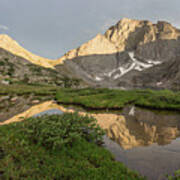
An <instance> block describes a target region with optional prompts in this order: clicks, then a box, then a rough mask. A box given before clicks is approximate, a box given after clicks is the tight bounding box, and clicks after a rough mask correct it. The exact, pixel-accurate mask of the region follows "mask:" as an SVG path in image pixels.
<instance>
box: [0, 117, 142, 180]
mask: <svg viewBox="0 0 180 180" xmlns="http://www.w3.org/2000/svg"><path fill="white" fill-rule="evenodd" d="M60 121H62V123H64V124H60ZM66 121H68V122H67V123H66ZM83 121H86V122H83ZM69 122H71V123H69ZM89 122H90V124H94V119H92V118H89V117H80V116H78V115H77V114H64V115H53V116H49V117H48V116H46V117H45V116H44V117H41V118H30V119H27V120H25V121H24V122H19V123H13V124H9V125H4V126H0V137H1V138H0V179H2V180H6V179H7V180H9V179H13V180H20V179H22V180H23V179H29V180H37V179H46V180H55V179H57V180H84V179H86V180H92V179H96V180H102V179H112V180H114V179H115V180H116V179H118V180H119V179H124V180H125V179H127V180H128V179H129V180H144V179H145V178H143V177H141V176H140V175H138V174H137V173H136V172H133V171H131V170H129V169H128V168H126V167H125V166H124V165H123V164H122V163H120V162H116V161H114V158H113V156H112V155H111V154H110V152H108V151H107V150H106V149H104V148H103V147H100V146H97V145H96V144H95V143H93V142H91V143H90V142H88V141H87V140H86V139H89V138H92V137H91V136H89V134H86V133H85V134H84V131H83V130H84V129H82V127H85V128H87V129H89V128H90V127H92V126H89ZM39 123H40V124H39ZM79 123H80V124H81V125H82V127H80V126H79ZM60 128H61V129H60ZM94 128H95V129H91V132H94V133H95V134H96V135H93V137H94V136H95V137H97V136H101V133H99V130H98V131H97V130H96V125H95V127H94ZM64 129H65V132H66V133H65V132H63V133H62V131H64ZM67 130H68V131H67ZM59 133H60V135H59ZM71 133H74V134H78V135H77V136H78V138H75V139H73V140H74V141H73V142H72V138H73V137H72V134H71ZM80 135H82V136H81V137H80ZM33 136H35V137H33ZM75 136H76V135H75ZM77 136H76V137H77ZM31 138H33V139H31ZM46 138H47V139H46ZM59 138H61V139H62V138H63V140H67V139H70V140H68V141H67V142H63V144H64V146H61V145H62V144H61V143H60V144H61V145H60V144H59ZM95 139H96V138H95ZM43 141H45V142H43ZM59 145H60V146H61V148H59V147H60V146H59ZM47 147H48V148H50V149H47ZM53 147H58V148H56V149H51V148H53Z"/></svg>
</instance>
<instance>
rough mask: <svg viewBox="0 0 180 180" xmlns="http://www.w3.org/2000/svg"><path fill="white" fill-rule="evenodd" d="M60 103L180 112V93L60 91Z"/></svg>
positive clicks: (163, 91) (94, 107) (103, 107)
mask: <svg viewBox="0 0 180 180" xmlns="http://www.w3.org/2000/svg"><path fill="white" fill-rule="evenodd" d="M56 99H57V101H58V102H59V103H64V104H74V105H81V106H83V107H85V108H89V109H121V108H123V107H124V106H126V105H136V106H139V107H146V108H152V109H160V110H161V109H162V110H164V109H165V110H180V92H172V91H169V90H158V91H155V90H148V89H147V90H126V91H125V90H110V89H79V90H77V89H60V90H58V92H57V94H56Z"/></svg>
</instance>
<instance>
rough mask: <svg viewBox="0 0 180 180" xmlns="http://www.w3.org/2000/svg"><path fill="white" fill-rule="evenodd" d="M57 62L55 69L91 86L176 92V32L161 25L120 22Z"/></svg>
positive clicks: (179, 40) (179, 44)
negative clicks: (60, 63)
mask: <svg viewBox="0 0 180 180" xmlns="http://www.w3.org/2000/svg"><path fill="white" fill-rule="evenodd" d="M60 59H61V61H64V64H63V68H62V66H56V68H57V69H58V68H59V69H61V71H62V70H63V69H66V71H67V70H68V72H69V73H68V74H69V76H76V77H78V78H81V79H83V80H84V81H86V82H88V83H89V84H90V85H92V86H97V87H108V88H125V89H127V88H155V89H163V88H169V89H179V88H180V76H179V70H178V69H179V60H180V30H178V29H176V28H175V27H173V26H172V25H171V24H169V23H167V22H163V21H159V22H157V24H153V23H152V22H149V21H139V20H131V19H126V18H125V19H122V20H120V21H119V22H118V23H117V24H116V25H114V26H112V27H110V28H109V29H108V30H107V31H106V32H105V34H104V35H101V34H98V35H97V36H96V37H95V38H94V39H92V40H90V41H89V42H87V43H85V44H83V45H82V46H80V47H79V48H77V49H74V50H71V51H69V52H68V53H67V54H65V56H63V57H62V58H60ZM69 59H71V60H70V61H67V60H69Z"/></svg>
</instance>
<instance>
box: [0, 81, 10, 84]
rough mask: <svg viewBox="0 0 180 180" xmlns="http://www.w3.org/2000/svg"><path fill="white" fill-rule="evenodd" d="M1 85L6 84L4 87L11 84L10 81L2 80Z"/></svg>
mask: <svg viewBox="0 0 180 180" xmlns="http://www.w3.org/2000/svg"><path fill="white" fill-rule="evenodd" d="M1 83H2V84H4V85H9V84H10V83H9V81H6V80H2V81H1Z"/></svg>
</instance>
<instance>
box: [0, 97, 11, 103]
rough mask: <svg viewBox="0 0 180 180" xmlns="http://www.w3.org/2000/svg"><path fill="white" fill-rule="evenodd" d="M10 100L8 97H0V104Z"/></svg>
mask: <svg viewBox="0 0 180 180" xmlns="http://www.w3.org/2000/svg"><path fill="white" fill-rule="evenodd" d="M9 98H10V96H2V97H0V102H1V101H4V100H8V99H9Z"/></svg>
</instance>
